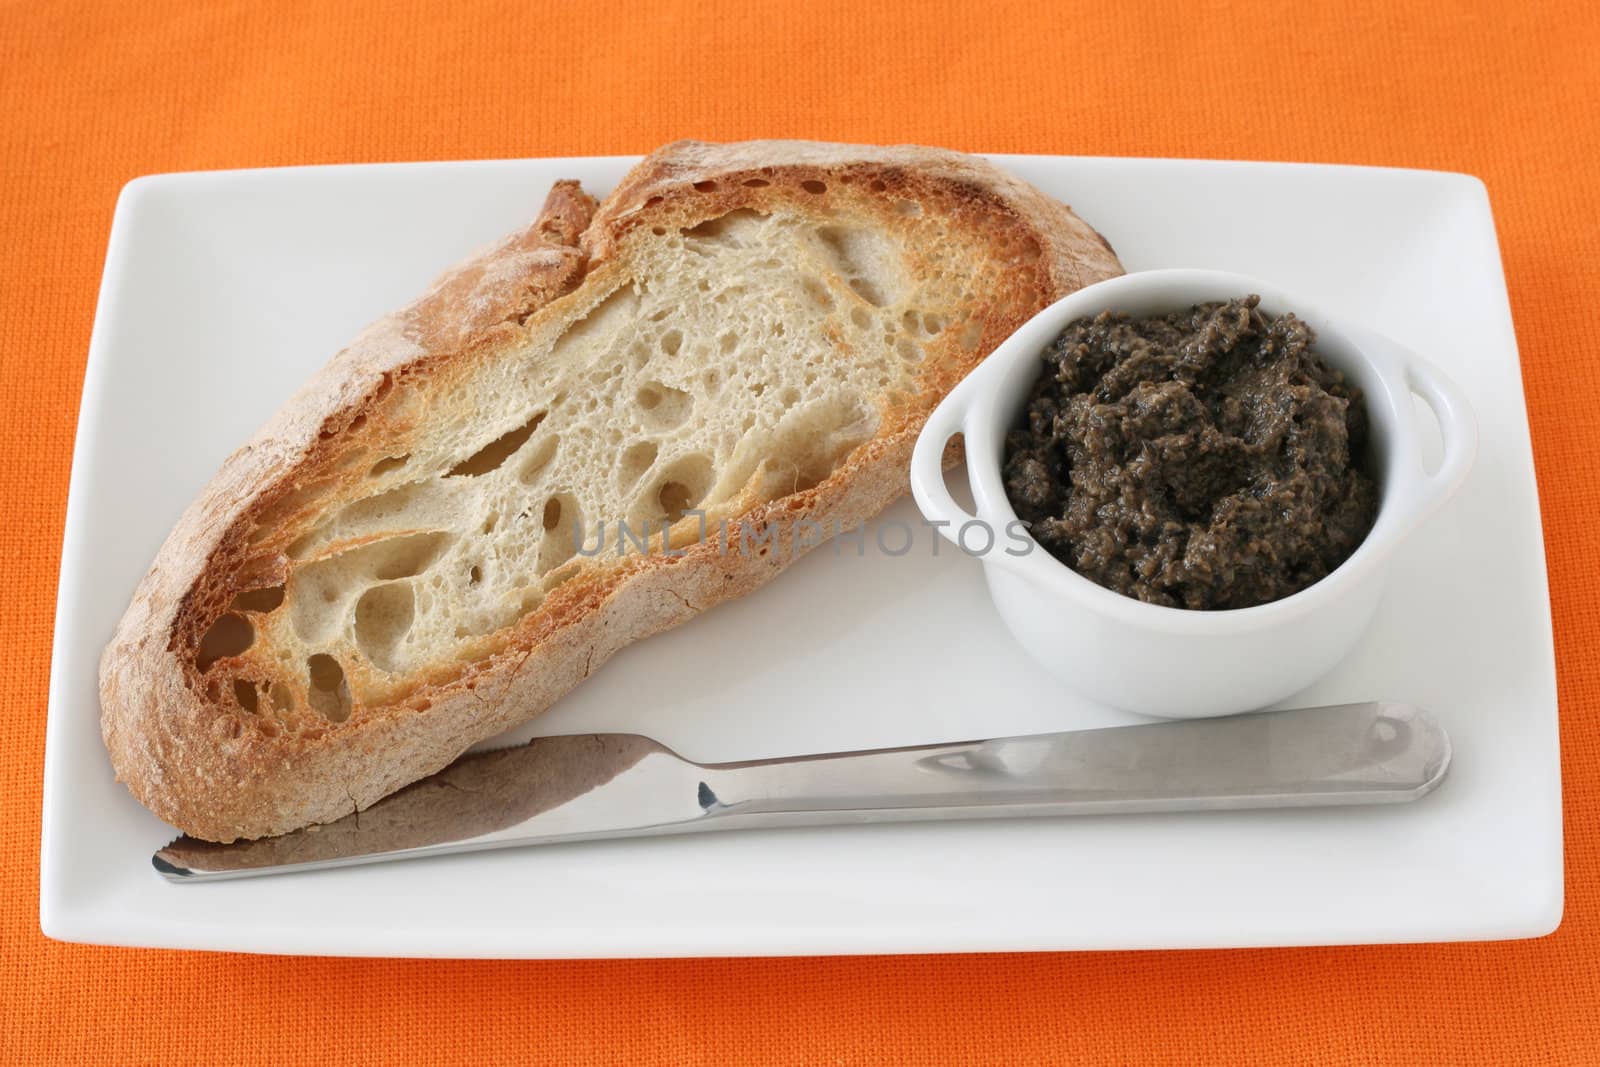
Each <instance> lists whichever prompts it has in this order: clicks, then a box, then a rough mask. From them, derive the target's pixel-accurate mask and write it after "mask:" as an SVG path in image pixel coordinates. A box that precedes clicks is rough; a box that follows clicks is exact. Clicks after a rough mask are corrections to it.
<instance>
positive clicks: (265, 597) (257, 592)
mask: <svg viewBox="0 0 1600 1067" xmlns="http://www.w3.org/2000/svg"><path fill="white" fill-rule="evenodd" d="M282 603H283V586H281V585H275V586H272V587H271V588H269V589H247V590H246V591H244V592H243V593H240V594H239V595H238V596H236V597H234V598H233V603H232V604H231V605H229V610H230V611H256V612H260V613H261V614H263V615H265V614H267V613H268V612H272V611H276V610H277V609H278V606H279V605H280V604H282Z"/></svg>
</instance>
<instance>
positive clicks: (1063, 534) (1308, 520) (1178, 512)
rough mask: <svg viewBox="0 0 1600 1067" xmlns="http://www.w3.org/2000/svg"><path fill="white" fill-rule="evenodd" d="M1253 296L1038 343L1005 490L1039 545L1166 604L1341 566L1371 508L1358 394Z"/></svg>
mask: <svg viewBox="0 0 1600 1067" xmlns="http://www.w3.org/2000/svg"><path fill="white" fill-rule="evenodd" d="M1259 302H1260V298H1259V297H1256V296H1247V297H1244V298H1243V299H1240V300H1229V301H1226V302H1220V301H1219V302H1217V303H1210V304H1200V305H1197V306H1195V307H1192V308H1190V309H1188V310H1187V311H1179V312H1175V313H1173V314H1170V315H1162V316H1155V317H1151V318H1144V319H1134V318H1130V317H1129V316H1127V315H1125V314H1119V313H1117V312H1112V311H1107V312H1103V313H1101V314H1100V315H1098V316H1096V317H1094V318H1092V319H1090V318H1084V319H1078V320H1077V321H1075V322H1073V323H1072V324H1071V325H1069V326H1068V327H1067V328H1066V330H1064V331H1063V332H1062V334H1061V336H1059V337H1057V338H1056V339H1055V340H1054V341H1053V342H1051V344H1050V345H1049V347H1048V348H1046V349H1045V351H1044V353H1043V358H1044V370H1043V371H1042V372H1041V374H1040V376H1039V380H1038V382H1037V383H1035V385H1034V387H1033V391H1032V393H1031V394H1029V398H1028V404H1027V409H1026V415H1025V425H1024V426H1023V428H1021V429H1017V430H1014V431H1012V432H1011V434H1010V435H1009V436H1008V437H1007V439H1006V461H1005V472H1004V473H1005V486H1006V493H1007V495H1008V496H1009V497H1010V498H1011V503H1012V505H1013V507H1015V508H1016V511H1017V515H1018V516H1019V517H1020V518H1022V519H1023V520H1025V521H1026V522H1028V523H1029V526H1030V529H1031V531H1032V533H1033V536H1034V538H1035V539H1036V540H1037V541H1038V542H1039V544H1040V545H1042V546H1043V547H1044V548H1045V549H1046V550H1047V551H1049V552H1050V554H1051V555H1053V556H1055V557H1056V558H1057V559H1059V560H1061V562H1063V563H1065V564H1066V565H1067V566H1069V567H1071V568H1072V569H1073V570H1075V571H1077V572H1078V573H1079V574H1081V575H1083V576H1084V577H1086V578H1088V579H1090V580H1091V581H1094V582H1096V583H1098V584H1099V585H1103V586H1105V587H1106V588H1107V589H1111V590H1114V591H1116V592H1118V593H1123V594H1125V595H1127V596H1131V597H1137V598H1138V599H1140V600H1143V601H1145V602H1147V603H1150V604H1161V605H1165V606H1168V607H1179V608H1197V609H1219V608H1245V607H1251V606H1254V605H1256V604H1265V603H1267V602H1269V601H1272V600H1277V599H1279V598H1280V597H1285V596H1288V595H1289V594H1291V593H1294V592H1298V591H1299V590H1301V589H1304V588H1305V587H1306V586H1308V585H1311V584H1312V583H1313V582H1315V581H1317V580H1318V579H1320V578H1322V577H1323V576H1324V575H1326V574H1327V573H1328V572H1329V571H1331V570H1333V569H1334V568H1335V567H1337V566H1338V565H1339V564H1340V563H1343V562H1344V561H1345V560H1346V559H1347V558H1348V557H1349V556H1350V553H1352V552H1354V551H1355V549H1356V546H1357V545H1359V544H1360V543H1361V540H1362V538H1364V537H1365V536H1366V535H1367V531H1369V530H1370V529H1371V528H1372V523H1373V520H1374V519H1375V518H1376V516H1377V510H1378V487H1377V485H1376V483H1375V482H1374V481H1373V479H1372V478H1371V476H1369V475H1368V474H1367V473H1366V472H1365V471H1363V470H1362V468H1361V459H1362V456H1363V454H1364V451H1365V448H1366V442H1367V412H1366V408H1365V406H1364V405H1363V403H1362V400H1361V394H1360V390H1359V389H1357V388H1355V387H1354V386H1352V385H1350V384H1347V383H1346V382H1345V380H1344V377H1343V375H1341V374H1340V373H1339V372H1338V371H1336V370H1333V369H1332V368H1330V367H1329V366H1328V365H1327V364H1326V363H1324V362H1323V361H1322V358H1321V357H1320V356H1318V355H1317V354H1316V353H1315V352H1314V351H1313V350H1312V346H1313V345H1314V344H1315V343H1316V337H1315V335H1314V334H1313V333H1312V331H1311V328H1310V327H1309V326H1307V325H1306V324H1305V323H1304V322H1301V321H1300V320H1299V319H1297V318H1295V317H1294V316H1293V315H1281V316H1277V317H1273V316H1269V315H1266V314H1263V313H1262V311H1261V310H1260V308H1259V307H1258V306H1257V305H1258V304H1259Z"/></svg>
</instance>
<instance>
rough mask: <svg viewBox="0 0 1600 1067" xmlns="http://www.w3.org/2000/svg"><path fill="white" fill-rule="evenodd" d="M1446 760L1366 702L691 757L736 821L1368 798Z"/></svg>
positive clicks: (1435, 742) (1431, 773)
mask: <svg viewBox="0 0 1600 1067" xmlns="http://www.w3.org/2000/svg"><path fill="white" fill-rule="evenodd" d="M1449 761H1450V742H1449V738H1448V736H1447V735H1446V734H1445V732H1444V730H1443V729H1442V728H1441V727H1440V726H1439V724H1438V723H1437V721H1436V720H1435V719H1434V718H1433V716H1431V715H1430V714H1428V713H1427V712H1425V711H1423V710H1422V709H1420V708H1417V707H1414V706H1412V705H1409V704H1395V703H1379V702H1374V703H1365V704H1345V705H1338V706H1334V707H1324V708H1307V709H1302V710H1298V711H1281V712H1268V713H1263V714H1258V715H1241V716H1234V717H1231V718H1227V719H1197V720H1187V721H1184V722H1161V723H1150V724H1147V725H1139V726H1123V727H1111V728H1108V729H1102V730H1085V731H1077V732H1073V733H1060V734H1041V735H1035V736H1029V737H1007V738H995V739H989V740H983V741H970V742H962V743H956V744H940V745H926V746H918V747H912V748H895V749H879V750H874V751H868V752H856V753H843V754H839V755H828V756H811V757H800V758H791V759H777V760H762V761H752V762H745V763H727V764H711V765H703V770H704V771H705V775H704V779H703V781H702V783H701V795H700V799H701V804H702V806H703V807H704V808H705V810H706V813H707V814H708V815H712V816H717V817H719V818H734V819H735V821H737V822H738V823H739V824H740V825H762V824H764V823H768V822H772V823H784V822H786V823H793V822H796V821H806V822H840V821H849V822H871V821H879V820H884V821H889V820H905V819H915V818H960V817H970V818H987V817H997V816H1008V815H1017V814H1037V815H1072V814H1089V813H1106V814H1111V813H1118V812H1142V811H1146V812H1147V811H1212V810H1221V809H1234V808H1263V807H1309V806H1318V805H1332V804H1381V803H1397V802H1403V801H1407V800H1414V799H1416V798H1417V797H1419V796H1421V795H1422V794H1424V793H1426V792H1428V791H1429V790H1430V789H1432V788H1433V787H1434V786H1435V785H1436V784H1437V783H1438V782H1439V780H1440V779H1441V778H1442V777H1443V776H1444V773H1445V771H1446V769H1447V767H1448V765H1449ZM802 816H810V818H804V819H802V818H800V817H802ZM706 828H707V829H710V828H711V827H709V826H707V827H706Z"/></svg>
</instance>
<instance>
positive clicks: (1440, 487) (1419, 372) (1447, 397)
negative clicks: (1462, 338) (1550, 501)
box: [1404, 352, 1478, 521]
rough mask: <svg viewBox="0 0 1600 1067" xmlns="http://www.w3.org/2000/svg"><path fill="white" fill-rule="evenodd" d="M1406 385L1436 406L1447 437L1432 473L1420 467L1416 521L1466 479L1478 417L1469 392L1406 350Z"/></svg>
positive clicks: (1475, 450)
mask: <svg viewBox="0 0 1600 1067" xmlns="http://www.w3.org/2000/svg"><path fill="white" fill-rule="evenodd" d="M1404 359H1405V377H1406V385H1407V386H1409V387H1410V389H1411V391H1412V392H1414V393H1416V394H1417V395H1418V396H1420V397H1422V399H1423V400H1424V401H1426V402H1427V405H1428V407H1430V408H1432V409H1433V417H1434V418H1435V419H1437V420H1438V421H1439V434H1440V436H1441V437H1442V438H1443V439H1444V456H1443V458H1442V459H1441V460H1440V461H1439V469H1438V470H1437V471H1435V472H1433V473H1432V474H1429V473H1428V472H1427V471H1426V470H1418V471H1416V472H1415V477H1416V478H1417V480H1418V486H1419V490H1418V503H1417V516H1416V518H1417V521H1420V520H1421V519H1423V518H1425V517H1427V516H1428V515H1431V514H1432V513H1433V511H1434V509H1436V508H1437V507H1439V505H1441V504H1443V503H1444V502H1445V500H1447V499H1448V498H1449V496H1450V494H1451V493H1454V492H1455V491H1456V489H1457V488H1458V487H1460V485H1461V483H1462V482H1463V481H1464V480H1466V477H1467V471H1468V470H1469V469H1470V468H1471V467H1472V461H1473V458H1474V457H1475V456H1476V455H1477V453H1478V420H1477V419H1476V418H1475V417H1474V416H1473V414H1472V408H1471V406H1470V405H1469V404H1468V403H1467V398H1466V394H1465V393H1463V392H1462V391H1461V387H1460V386H1458V385H1457V384H1456V383H1455V382H1453V381H1451V380H1450V379H1449V377H1447V376H1446V375H1445V373H1444V372H1443V371H1441V370H1440V369H1439V368H1438V367H1435V366H1434V365H1433V364H1432V363H1430V362H1428V361H1427V360H1425V359H1423V358H1422V357H1421V356H1418V355H1416V354H1415V353H1412V352H1405V353H1404Z"/></svg>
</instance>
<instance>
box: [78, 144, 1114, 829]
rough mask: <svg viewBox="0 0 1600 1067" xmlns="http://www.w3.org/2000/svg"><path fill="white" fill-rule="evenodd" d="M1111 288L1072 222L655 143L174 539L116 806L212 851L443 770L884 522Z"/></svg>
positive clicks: (120, 657)
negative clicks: (124, 800) (953, 432)
mask: <svg viewBox="0 0 1600 1067" xmlns="http://www.w3.org/2000/svg"><path fill="white" fill-rule="evenodd" d="M1117 273H1120V267H1119V265H1118V263H1117V260H1116V257H1115V256H1114V255H1113V254H1112V252H1111V250H1110V247H1109V246H1108V245H1107V244H1106V243H1105V241H1104V240H1103V239H1102V238H1101V237H1100V236H1099V235H1098V234H1096V233H1095V232H1094V231H1093V230H1091V229H1090V228H1089V227H1088V226H1086V225H1084V223H1083V222H1082V221H1080V220H1079V219H1078V218H1077V217H1076V216H1075V215H1073V214H1072V212H1071V211H1069V210H1068V209H1067V208H1066V207H1065V206H1063V205H1061V204H1059V203H1056V202H1055V201H1053V200H1050V199H1049V198H1047V197H1045V196H1044V195H1042V194H1041V193H1039V192H1038V191H1037V190H1035V189H1033V188H1032V187H1031V186H1028V185H1026V184H1024V183H1022V182H1020V181H1018V180H1016V179H1015V178H1013V177H1011V176H1009V175H1007V174H1005V173H1003V172H1001V171H999V170H997V169H996V168H994V167H993V166H991V165H989V164H988V163H986V162H984V161H982V160H979V159H975V158H972V157H968V156H963V155H959V154H956V153H951V152H943V151H936V150H932V149H926V148H915V147H900V148H868V147H859V146H849V145H827V144H813V143H805V142H751V143H744V144H731V145H710V144H701V143H695V142H682V143H678V144H673V145H669V146H667V147H666V148H663V149H661V150H659V151H657V152H656V153H654V154H653V155H651V156H649V157H648V158H647V159H645V160H644V161H643V162H642V163H641V164H640V165H639V166H638V167H636V168H635V169H634V170H633V171H632V172H631V173H630V174H629V175H628V176H627V178H626V179H625V180H624V181H623V182H622V184H621V186H620V187H618V188H617V189H616V191H615V192H613V193H612V194H611V195H610V196H609V197H607V198H606V200H605V202H604V203H603V204H599V205H596V203H595V202H594V201H593V200H592V199H591V198H590V197H588V196H587V195H586V194H585V193H583V192H582V191H581V190H580V189H579V188H578V187H577V185H576V184H575V183H570V182H569V183H560V184H558V185H557V186H556V187H555V188H554V190H552V192H551V193H550V196H549V200H548V202H547V203H546V205H545V207H544V210H543V212H542V213H541V215H540V216H539V218H538V220H537V221H536V222H535V223H534V224H533V225H532V226H531V227H530V228H528V229H527V230H525V231H523V232H521V233H518V234H515V235H513V236H512V237H510V238H508V239H507V240H506V241H504V242H503V243H501V244H500V245H499V246H497V247H495V248H493V249H491V250H490V251H488V252H486V253H484V254H483V255H481V256H479V257H478V258H476V259H473V260H471V261H470V262H468V263H466V264H464V265H462V266H459V267H457V268H455V269H454V270H452V271H450V272H449V273H447V274H446V275H445V276H444V277H443V278H441V279H440V280H439V281H438V282H437V283H436V284H435V286H434V287H433V288H432V289H431V290H430V291H429V292H428V293H427V294H426V295H424V296H423V297H422V298H421V299H420V300H418V301H417V302H416V303H415V304H413V305H411V306H410V307H408V308H406V309H405V310H403V311H400V312H398V313H396V314H394V315H391V316H389V317H387V318H385V319H382V320H380V321H379V322H377V323H376V324H374V325H373V326H372V327H370V328H369V329H368V330H367V331H366V332H365V333H364V334H362V335H361V337H359V338H358V339H357V340H356V341H355V342H354V343H353V344H352V345H351V346H350V347H349V348H347V349H345V350H344V351H343V352H341V353H339V355H337V356H336V357H334V359H333V360H332V361H331V362H330V363H329V364H328V365H327V366H326V367H325V368H324V369H323V370H322V371H321V372H320V373H319V374H317V375H316V376H315V377H314V378H313V379H312V380H311V381H310V382H309V383H308V384H307V385H306V386H305V388H303V389H302V390H301V391H300V392H299V393H298V394H296V395H295V396H294V397H293V398H292V399H291V400H290V401H289V403H288V404H287V406H285V407H284V409H283V410H282V411H281V412H280V413H279V414H278V415H277V416H276V417H275V418H274V419H273V420H272V421H271V422H270V423H269V424H268V425H267V426H266V427H265V428H264V429H263V430H262V431H261V432H260V433H259V434H258V435H257V436H256V437H255V439H254V440H253V441H251V442H250V443H249V444H247V445H246V446H245V447H244V448H242V449H241V450H239V451H238V452H236V453H235V454H234V455H232V456H231V457H229V459H228V460H227V462H226V463H225V464H224V465H223V468H222V470H221V471H220V472H219V473H218V474H217V476H216V477H215V478H214V479H213V480H212V482H211V483H210V484H209V485H208V486H207V487H206V488H205V489H204V490H203V491H202V493H201V494H200V497H199V499H198V500H196V501H195V503H194V504H193V505H192V506H191V507H190V508H189V510H188V511H187V512H186V513H185V514H184V516H183V518H182V519H181V520H180V521H179V523H178V525H177V528H176V529H175V530H174V531H173V532H172V534H171V536H170V537H169V538H168V539H167V541H166V543H165V545H164V546H163V547H162V548H161V551H160V554H159V555H158V557H157V558H156V561H155V564H154V566H153V567H152V568H151V570H150V573H149V574H148V575H147V576H146V577H145V579H144V581H143V582H142V583H141V584H140V586H139V588H138V590H137V591H136V592H135V594H134V597H133V602H132V604H131V605H130V607H129V608H128V611H127V614H126V615H125V616H124V618H123V620H122V622H121V624H120V625H119V626H118V627H117V630H116V633H115V635H114V636H113V638H112V640H111V643H110V645H109V646H108V647H107V649H106V651H105V654H104V656H103V658H102V660H101V672H100V677H101V683H100V695H101V707H102V729H103V733H104V737H105V742H106V746H107V748H108V749H109V751H110V753H111V759H112V763H113V764H114V766H115V768H116V771H117V774H118V777H119V778H120V779H121V780H123V781H124V782H126V783H127V784H128V787H129V788H130V789H131V790H132V792H133V794H134V795H135V796H136V797H137V798H138V799H139V800H140V801H141V802H142V803H144V804H145V805H146V806H148V807H149V808H150V809H151V810H153V811H154V812H156V813H157V814H158V815H160V816H161V817H162V818H163V819H166V820H167V821H168V822H170V823H172V824H173V825H175V826H177V827H179V828H180V829H182V830H184V831H185V832H187V833H189V834H191V835H193V836H195V837H200V838H206V839H209V840H215V841H229V840H233V839H235V838H240V837H246V838H251V837H261V836H266V835H271V834H278V833H282V832H285V831H288V830H292V829H295V828H297V827H301V826H305V825H308V824H311V823H319V822H327V821H331V820H333V819H337V818H339V817H341V816H343V815H347V814H349V813H350V812H351V811H352V810H359V809H361V808H363V807H365V806H367V805H369V804H371V803H373V802H374V801H376V800H377V799H379V798H380V797H382V796H384V795H385V794H387V793H390V792H392V791H394V790H395V789H398V788H400V787H401V786H403V785H405V784H407V783H408V782H412V781H415V780H417V779H418V778H421V777H423V776H425V775H427V774H430V773H432V772H434V771H437V770H439V769H440V768H442V767H444V766H445V765H446V764H448V763H450V762H451V761H452V760H453V759H455V758H456V757H457V756H458V755H460V753H461V752H462V751H463V750H465V749H466V748H467V747H468V746H469V745H471V744H473V743H475V742H477V741H480V740H482V739H484V738H487V737H491V736H493V735H494V734H496V733H498V732H500V731H503V730H505V729H507V728H509V727H511V726H513V725H515V724H517V723H520V722H523V721H525V720H527V719H528V718H530V717H532V716H534V715H536V714H538V713H539V712H540V711H542V710H544V709H545V708H547V707H549V706H550V704H552V703H553V702H554V701H555V700H556V699H557V698H559V697H560V696H561V695H562V694H563V693H565V692H567V691H568V690H569V689H571V688H572V687H573V686H574V685H576V684H577V683H578V682H579V681H581V680H582V679H583V678H585V677H587V676H588V675H589V674H590V673H591V672H593V671H594V670H596V669H597V668H598V667H599V666H600V665H601V664H602V663H604V662H605V661H606V659H607V658H608V657H610V656H611V655H612V653H614V652H616V651H617V650H618V649H619V648H621V647H623V646H624V645H626V644H628V643H630V642H632V641H635V640H638V639H639V638H642V637H645V636H647V635H649V634H653V633H656V632H658V631H660V630H663V629H665V628H667V627H670V626H673V625H675V624H677V623H679V622H682V621H684V620H686V619H688V618H690V617H692V616H694V615H695V614H696V613H698V612H700V611H703V610H705V609H706V608H708V607H711V606H712V605H714V604H716V603H718V602H720V601H722V600H726V599H728V598H729V597H733V596H737V595H739V594H741V593H744V592H747V591H749V590H751V589H754V588H755V587H756V586H758V585H760V584H761V583H763V582H765V581H767V580H768V579H770V578H772V577H773V576H775V575H776V574H777V573H778V572H779V571H781V570H782V569H783V568H784V567H785V566H786V565H787V564H788V563H790V562H791V561H792V560H793V559H794V558H795V557H796V556H797V555H798V554H799V553H800V552H801V551H803V550H804V549H805V548H806V547H808V543H809V541H810V540H814V539H815V538H814V537H810V538H808V537H795V536H793V534H794V532H795V524H796V523H798V522H800V521H802V520H804V521H807V522H811V523H816V524H818V527H813V528H812V529H817V528H820V529H822V530H825V531H828V532H831V531H832V530H835V529H839V528H845V527H849V526H851V525H853V524H857V523H860V522H862V521H864V520H865V519H866V518H868V517H870V516H871V515H873V514H874V513H876V512H877V511H879V510H880V509H881V508H883V507H884V506H885V505H886V504H887V503H889V502H890V501H891V500H893V499H894V498H895V497H897V496H899V495H900V494H901V493H902V492H904V490H905V488H906V485H907V476H906V464H907V462H908V458H909V455H910V450H911V446H912V443H913V440H914V439H915V437H916V434H917V431H918V430H919V429H920V428H921V426H922V424H923V421H924V420H925V419H926V417H927V415H928V414H929V412H930V411H931V410H932V409H933V406H934V405H935V404H936V403H937V402H938V401H939V400H940V398H942V397H943V396H944V395H945V393H946V392H948V391H949V389H950V388H951V387H952V386H953V385H954V384H955V383H956V382H958V381H960V379H961V378H962V377H963V376H964V375H965V374H966V373H967V372H968V371H969V370H971V369H972V367H973V366H975V365H976V364H977V362H978V361H979V360H981V359H982V358H983V356H984V355H985V354H987V353H988V352H989V351H991V350H992V349H993V348H994V347H995V345H997V344H998V343H999V342H1000V341H1001V340H1002V339H1004V338H1005V337H1006V336H1007V335H1008V334H1009V333H1010V332H1011V331H1012V330H1014V329H1015V328H1016V327H1017V326H1018V325H1020V324H1021V323H1022V322H1023V321H1024V320H1026V319H1027V318H1028V317H1029V316H1031V315H1032V314H1033V313H1034V312H1036V311H1038V310H1039V309H1040V308H1041V307H1043V306H1045V305H1046V304H1048V303H1050V302H1051V301H1053V300H1055V299H1057V298H1058V297H1060V296H1062V295H1064V294H1066V293H1068V292H1071V291H1072V290H1074V289H1077V288H1079V287H1081V286H1083V285H1086V284H1088V283H1090V282H1094V281H1098V280H1100V279H1102V278H1106V277H1109V276H1111V275H1114V274H1117ZM697 513H703V515H701V514H697ZM724 521H725V522H726V523H727V525H726V527H722V526H721V523H722V522H724ZM619 523H620V524H625V525H626V527H627V530H628V533H627V535H624V536H620V537H619V533H620V532H621V531H619V528H618V524H619ZM721 529H726V530H727V531H729V532H728V533H727V534H726V535H723V534H721V532H720V530H721ZM646 530H648V531H651V532H652V533H651V534H649V535H643V536H641V531H646ZM702 531H705V532H708V533H709V534H710V536H706V537H703V536H701V535H702ZM646 536H648V537H649V538H650V539H649V540H648V541H646V540H645V537H646ZM619 543H620V545H621V548H622V551H621V552H619V551H618V545H619ZM641 544H642V545H644V546H645V547H644V548H643V549H641V548H640V545H641ZM669 550H670V551H669ZM728 653H729V654H730V655H736V654H737V650H734V649H730V650H728ZM640 728H641V730H642V731H648V729H649V725H648V724H647V723H641V724H640Z"/></svg>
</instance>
